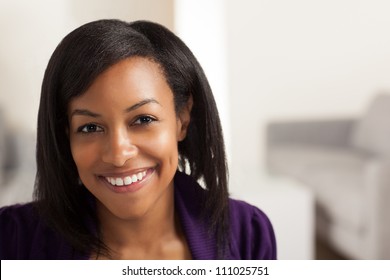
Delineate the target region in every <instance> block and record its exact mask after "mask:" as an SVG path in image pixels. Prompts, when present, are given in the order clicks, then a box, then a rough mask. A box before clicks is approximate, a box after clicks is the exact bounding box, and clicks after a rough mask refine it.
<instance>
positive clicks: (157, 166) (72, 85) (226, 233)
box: [0, 20, 276, 259]
mask: <svg viewBox="0 0 390 280" xmlns="http://www.w3.org/2000/svg"><path fill="white" fill-rule="evenodd" d="M37 141H38V144H37V164H38V170H37V177H36V186H35V190H36V191H35V201H34V202H33V203H30V204H26V205H15V206H10V207H5V208H3V209H1V210H0V211H1V212H0V242H1V243H0V246H1V247H0V255H1V258H2V259H217V258H219V259H275V258H276V245H275V237H274V233H273V229H272V226H271V224H270V222H269V220H268V218H267V217H266V216H265V215H264V213H263V212H261V211H260V210H259V209H257V208H255V207H253V206H250V205H248V204H246V203H244V202H240V201H235V200H232V199H229V198H228V191H227V184H228V183H227V166H226V160H225V151H224V143H223V138H222V131H221V125H220V121H219V117H218V112H217V108H216V105H215V101H214V98H213V95H212V92H211V89H210V86H209V84H208V82H207V79H206V77H205V75H204V73H203V71H202V68H201V67H200V65H199V63H198V62H197V60H196V59H195V57H194V56H193V54H192V53H191V51H190V50H189V49H188V48H187V47H186V46H185V44H184V43H183V42H182V41H181V40H180V39H179V38H178V37H176V36H175V35H174V34H173V33H172V32H170V31H169V30H167V29H166V28H164V27H163V26H161V25H158V24H155V23H151V22H145V21H137V22H133V23H126V22H122V21H118V20H100V21H95V22H91V23H88V24H85V25H83V26H81V27H79V28H78V29H76V30H74V31H73V32H71V33H70V34H69V35H67V36H66V37H65V38H64V39H63V41H62V42H61V43H60V44H59V46H58V47H57V48H56V50H55V51H54V53H53V55H52V57H51V59H50V61H49V64H48V66H47V69H46V72H45V76H44V80H43V85H42V93H41V101H40V108H39V113H38V138H37ZM197 181H202V182H203V188H202V187H200V185H199V184H198V183H197Z"/></svg>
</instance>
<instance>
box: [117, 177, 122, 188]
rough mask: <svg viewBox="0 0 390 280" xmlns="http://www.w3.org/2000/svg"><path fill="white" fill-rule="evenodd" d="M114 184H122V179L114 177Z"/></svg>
mask: <svg viewBox="0 0 390 280" xmlns="http://www.w3.org/2000/svg"><path fill="white" fill-rule="evenodd" d="M115 184H116V185H117V186H123V179H122V178H116V179H115Z"/></svg>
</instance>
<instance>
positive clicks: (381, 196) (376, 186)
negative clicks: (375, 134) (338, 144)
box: [363, 158, 390, 259]
mask: <svg viewBox="0 0 390 280" xmlns="http://www.w3.org/2000/svg"><path fill="white" fill-rule="evenodd" d="M365 175H366V176H365V178H366V179H365V202H364V203H365V207H364V209H366V210H365V212H364V213H363V214H364V215H365V221H367V233H368V234H367V239H368V240H367V243H368V246H367V258H368V259H373V258H376V259H390V160H389V159H383V158H382V159H379V158H376V159H372V160H371V161H370V162H369V163H368V165H367V168H366V174H365Z"/></svg>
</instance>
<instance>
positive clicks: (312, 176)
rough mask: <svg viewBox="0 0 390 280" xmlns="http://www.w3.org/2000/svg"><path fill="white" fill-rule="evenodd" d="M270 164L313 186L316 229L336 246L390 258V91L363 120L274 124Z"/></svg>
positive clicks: (352, 254)
mask: <svg viewBox="0 0 390 280" xmlns="http://www.w3.org/2000/svg"><path fill="white" fill-rule="evenodd" d="M267 167H268V168H269V170H270V171H271V172H273V173H278V174H283V175H286V176H291V177H294V178H296V179H298V180H299V181H301V182H302V183H304V184H305V185H307V187H308V188H311V189H312V190H313V192H314V195H315V198H316V204H317V209H316V225H317V233H318V235H319V236H320V237H321V238H322V239H324V240H325V241H327V242H328V243H329V244H330V245H331V246H332V247H334V249H336V250H338V251H339V252H340V253H342V254H344V255H345V256H346V257H348V258H352V259H390V95H386V94H382V95H378V96H377V97H376V98H375V99H374V100H373V102H372V103H371V105H370V106H369V108H368V110H367V112H366V114H365V115H364V116H362V117H361V118H360V119H343V120H337V119H332V120H331V119H329V120H307V121H287V122H281V121H279V122H272V123H270V124H269V126H268V128H267ZM291 204H292V205H293V204H294V202H293V201H292V202H291Z"/></svg>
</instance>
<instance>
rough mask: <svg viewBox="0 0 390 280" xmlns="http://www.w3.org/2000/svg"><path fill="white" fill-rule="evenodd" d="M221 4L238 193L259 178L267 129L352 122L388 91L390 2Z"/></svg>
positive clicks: (233, 168) (279, 0) (335, 0)
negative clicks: (298, 121)
mask: <svg viewBox="0 0 390 280" xmlns="http://www.w3.org/2000/svg"><path fill="white" fill-rule="evenodd" d="M227 3H228V4H227V11H228V15H227V18H228V21H227V22H228V44H229V68H228V69H229V91H230V105H231V107H230V113H231V120H232V122H231V130H232V155H233V164H232V165H231V173H232V176H231V180H232V181H233V182H234V183H235V184H236V185H237V184H239V181H240V180H241V178H242V177H244V176H249V175H250V174H248V172H246V171H248V170H258V172H261V171H262V170H263V156H264V148H263V145H264V137H265V135H264V129H265V125H266V123H267V122H268V121H270V120H274V119H295V118H323V117H333V118H334V117H338V116H340V117H343V116H354V115H358V114H359V113H361V111H362V110H363V109H364V108H365V106H366V105H367V102H368V101H369V99H370V98H371V97H372V95H373V94H375V92H377V91H378V90H383V89H385V90H386V89H390V36H389V35H388V34H389V30H390V17H389V12H390V2H389V1H384V0H360V1H355V0H328V1H312V0H295V1H290V0H262V1H259V0H241V1H235V0H228V1H227ZM248 187H250V186H248Z"/></svg>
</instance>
